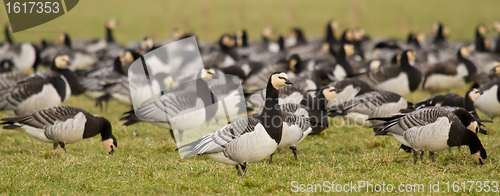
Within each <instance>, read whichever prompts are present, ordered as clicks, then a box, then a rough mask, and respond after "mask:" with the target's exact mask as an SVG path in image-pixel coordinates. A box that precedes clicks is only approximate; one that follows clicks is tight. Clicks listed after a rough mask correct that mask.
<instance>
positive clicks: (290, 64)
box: [289, 59, 297, 71]
mask: <svg viewBox="0 0 500 196" xmlns="http://www.w3.org/2000/svg"><path fill="white" fill-rule="evenodd" d="M295 65H297V60H295V59H291V60H290V63H289V66H290V70H292V71H295V70H296V69H295Z"/></svg>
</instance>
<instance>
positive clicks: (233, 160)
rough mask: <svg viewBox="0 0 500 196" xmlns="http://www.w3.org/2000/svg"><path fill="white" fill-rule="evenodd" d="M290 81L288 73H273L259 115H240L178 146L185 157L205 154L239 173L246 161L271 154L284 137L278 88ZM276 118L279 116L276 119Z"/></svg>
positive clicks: (245, 166) (261, 158) (252, 160)
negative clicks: (231, 166) (241, 116)
mask: <svg viewBox="0 0 500 196" xmlns="http://www.w3.org/2000/svg"><path fill="white" fill-rule="evenodd" d="M288 84H291V82H290V81H289V80H288V77H287V75H286V73H284V72H275V73H273V74H271V76H270V77H269V80H268V84H267V93H266V94H267V96H266V104H265V105H266V107H264V110H263V111H262V113H260V114H254V115H251V116H248V117H243V118H238V119H235V120H234V121H232V122H231V123H230V124H228V125H226V126H224V127H223V128H221V129H219V130H217V131H216V132H214V133H210V134H208V135H205V136H203V137H202V138H200V139H198V140H196V141H194V142H191V143H188V144H185V145H183V146H181V147H179V152H180V153H185V152H187V154H185V155H184V156H183V157H189V156H192V155H203V154H206V155H208V156H209V157H210V158H212V159H213V160H214V161H217V162H221V163H225V164H230V165H235V167H236V169H237V171H238V174H239V175H242V173H241V172H240V169H239V168H240V167H241V170H242V171H243V174H244V173H245V172H246V169H247V163H254V162H258V161H261V160H263V159H265V158H267V157H268V156H270V155H271V154H272V153H273V152H274V151H275V150H276V148H277V147H278V145H279V144H280V142H281V139H282V129H283V124H284V122H283V118H281V117H282V112H281V111H280V110H279V109H278V107H277V106H278V89H280V88H281V87H283V86H286V85H288ZM276 117H277V118H276Z"/></svg>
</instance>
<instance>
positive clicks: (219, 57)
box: [202, 34, 239, 68]
mask: <svg viewBox="0 0 500 196" xmlns="http://www.w3.org/2000/svg"><path fill="white" fill-rule="evenodd" d="M235 44H236V43H235V40H234V37H233V36H231V35H229V34H224V35H222V36H221V37H220V39H219V42H218V44H217V45H215V46H213V47H212V48H211V49H210V51H209V52H208V53H207V54H202V59H203V64H204V65H205V66H207V67H219V68H223V67H228V66H231V65H234V64H235V63H236V61H238V60H239V57H238V54H237V52H236V47H235Z"/></svg>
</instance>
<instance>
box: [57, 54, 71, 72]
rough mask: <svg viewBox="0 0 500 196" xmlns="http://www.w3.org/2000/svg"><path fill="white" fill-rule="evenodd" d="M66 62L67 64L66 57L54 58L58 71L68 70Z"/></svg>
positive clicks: (67, 59) (67, 58)
mask: <svg viewBox="0 0 500 196" xmlns="http://www.w3.org/2000/svg"><path fill="white" fill-rule="evenodd" d="M68 62H69V57H68V55H62V56H58V57H56V60H55V64H56V67H57V68H59V69H66V68H68Z"/></svg>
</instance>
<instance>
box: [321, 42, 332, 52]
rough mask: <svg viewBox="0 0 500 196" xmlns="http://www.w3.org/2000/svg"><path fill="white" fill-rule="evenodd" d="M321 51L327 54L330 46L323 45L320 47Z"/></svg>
mask: <svg viewBox="0 0 500 196" xmlns="http://www.w3.org/2000/svg"><path fill="white" fill-rule="evenodd" d="M321 50H323V52H328V51H329V50H330V44H327V43H324V44H323V45H322V46H321Z"/></svg>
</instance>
